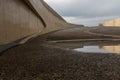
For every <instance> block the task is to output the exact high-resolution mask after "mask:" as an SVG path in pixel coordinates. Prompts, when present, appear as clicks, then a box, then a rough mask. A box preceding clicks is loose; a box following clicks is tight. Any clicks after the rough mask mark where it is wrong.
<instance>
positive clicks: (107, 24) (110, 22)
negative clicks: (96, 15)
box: [99, 18, 120, 27]
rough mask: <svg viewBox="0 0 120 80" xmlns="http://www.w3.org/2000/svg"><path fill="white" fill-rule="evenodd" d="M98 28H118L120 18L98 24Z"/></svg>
mask: <svg viewBox="0 0 120 80" xmlns="http://www.w3.org/2000/svg"><path fill="white" fill-rule="evenodd" d="M99 26H116V27H118V26H120V18H119V19H115V20H111V21H107V22H103V23H100V24H99Z"/></svg>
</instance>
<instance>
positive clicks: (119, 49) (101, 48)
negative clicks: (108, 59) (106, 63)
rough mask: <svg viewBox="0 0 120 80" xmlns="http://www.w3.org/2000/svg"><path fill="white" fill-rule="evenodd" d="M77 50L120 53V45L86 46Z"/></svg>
mask: <svg viewBox="0 0 120 80" xmlns="http://www.w3.org/2000/svg"><path fill="white" fill-rule="evenodd" d="M75 50H76V51H80V52H99V53H120V45H119V46H84V47H83V48H77V49H75Z"/></svg>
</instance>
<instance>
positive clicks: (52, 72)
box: [0, 38, 120, 80]
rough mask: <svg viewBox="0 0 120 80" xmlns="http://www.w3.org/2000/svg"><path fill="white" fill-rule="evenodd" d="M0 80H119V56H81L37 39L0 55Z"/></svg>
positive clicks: (87, 54) (83, 54)
mask: <svg viewBox="0 0 120 80" xmlns="http://www.w3.org/2000/svg"><path fill="white" fill-rule="evenodd" d="M1 54H2V55H1V56H0V80H120V55H119V54H98V53H97V54H96V53H93V54H92V53H91V54H89V53H81V52H76V51H72V50H65V49H61V48H57V47H54V46H50V45H47V44H45V43H44V42H42V41H40V38H36V39H33V40H30V41H29V42H27V43H26V44H23V45H20V46H16V47H13V48H11V49H8V50H7V51H5V52H3V53H1Z"/></svg>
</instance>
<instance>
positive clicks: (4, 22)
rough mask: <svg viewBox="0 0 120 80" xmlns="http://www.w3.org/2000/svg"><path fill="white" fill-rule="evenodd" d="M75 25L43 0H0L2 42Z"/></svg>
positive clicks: (0, 38) (0, 42)
mask: <svg viewBox="0 0 120 80" xmlns="http://www.w3.org/2000/svg"><path fill="white" fill-rule="evenodd" d="M75 26H76V25H75ZM75 26H74V25H71V24H69V23H67V22H66V21H65V20H64V19H62V17H61V16H59V15H58V14H57V13H56V12H55V11H54V10H52V9H51V8H50V7H49V6H48V5H47V4H46V3H45V2H44V1H43V0H0V44H7V43H10V42H12V41H15V40H17V39H21V38H23V37H26V36H28V35H31V34H38V33H40V34H39V35H41V34H45V33H48V32H51V31H55V30H59V29H64V28H68V27H75ZM80 26H82V25H80Z"/></svg>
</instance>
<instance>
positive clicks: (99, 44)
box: [52, 40, 120, 53]
mask: <svg viewBox="0 0 120 80" xmlns="http://www.w3.org/2000/svg"><path fill="white" fill-rule="evenodd" d="M52 45H55V46H58V47H60V48H65V49H72V50H76V51H79V52H89V53H120V40H96V41H90V40H88V41H86V40H83V41H66V42H55V43H52Z"/></svg>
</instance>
